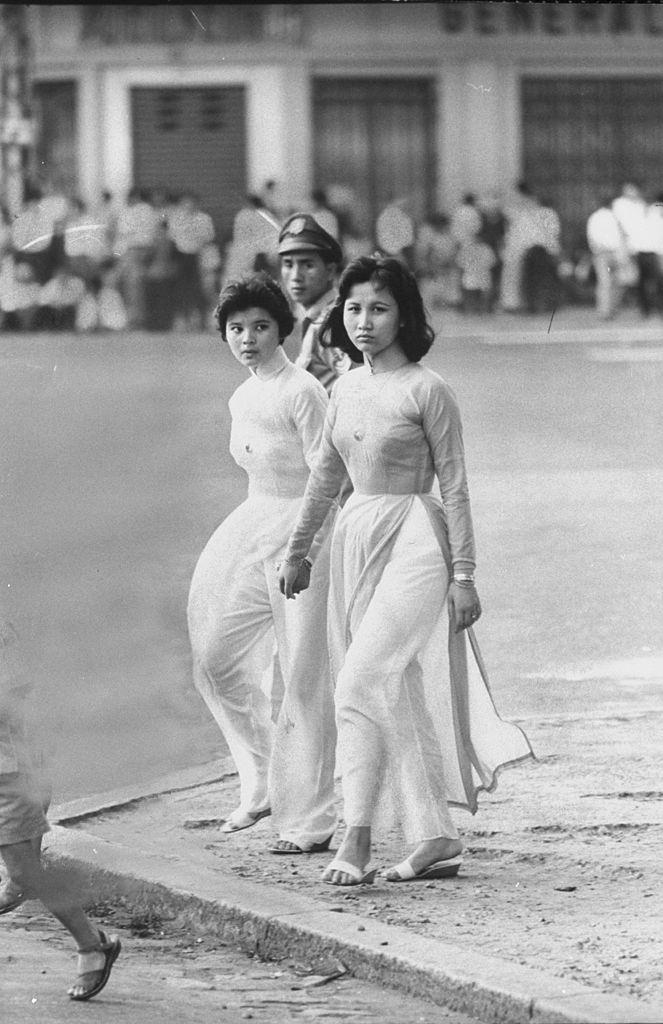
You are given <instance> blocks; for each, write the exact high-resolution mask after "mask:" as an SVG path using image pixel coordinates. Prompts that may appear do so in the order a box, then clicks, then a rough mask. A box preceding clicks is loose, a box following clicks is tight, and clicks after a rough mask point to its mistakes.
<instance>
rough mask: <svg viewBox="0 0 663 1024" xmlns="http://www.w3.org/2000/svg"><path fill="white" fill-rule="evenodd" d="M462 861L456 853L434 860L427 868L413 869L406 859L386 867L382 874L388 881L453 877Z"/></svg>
mask: <svg viewBox="0 0 663 1024" xmlns="http://www.w3.org/2000/svg"><path fill="white" fill-rule="evenodd" d="M462 863H463V858H462V857H461V856H460V855H458V856H457V857H447V858H446V860H436V861H435V863H434V864H429V865H428V867H427V868H423V869H422V870H421V871H415V870H414V868H413V867H412V864H411V863H410V861H409V859H408V860H403V861H401V863H400V864H394V866H393V867H391V868H387V869H386V871H385V872H384V876H385V878H386V879H387V881H388V882H411V881H413V880H414V879H419V878H423V879H428V878H453V877H454V876H455V875H457V874H458V869H459V868H460V866H461V864H462ZM390 874H396V875H397V876H398V877H397V878H390V877H389V875H390Z"/></svg>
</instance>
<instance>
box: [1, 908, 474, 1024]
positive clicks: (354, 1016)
mask: <svg viewBox="0 0 663 1024" xmlns="http://www.w3.org/2000/svg"><path fill="white" fill-rule="evenodd" d="M95 916H96V917H97V919H98V920H99V921H100V922H103V924H104V926H110V930H112V932H114V933H116V934H118V936H119V937H120V939H121V942H122V952H121V954H120V957H119V959H118V961H117V963H116V965H115V967H114V969H113V973H112V975H111V978H110V980H109V983H108V985H107V987H106V988H105V989H104V991H103V992H102V993H101V994H100V995H99V996H98V997H97V998H96V999H94V1001H93V1002H92V1003H90V1004H87V1005H86V1007H85V1010H84V1011H83V1012H84V1015H85V1016H86V1017H91V1019H92V1020H93V1021H94V1024H127V1022H130V1024H154V1022H155V1021H159V1022H160V1024H209V1022H210V1021H214V1024H238V1022H239V1021H244V1020H253V1021H256V1022H257V1024H260V1022H262V1024H292V1022H293V1021H318V1020H324V1021H325V1024H351V1022H356V1024H433V1022H434V1024H479V1021H477V1020H475V1019H473V1018H471V1017H468V1016H466V1015H465V1014H462V1013H458V1012H456V1011H451V1010H446V1009H444V1008H443V1007H438V1006H432V1005H431V1004H429V1003H426V1002H424V1001H423V1000H421V999H418V998H412V997H408V996H404V995H400V994H399V993H396V992H390V991H388V990H385V989H384V987H380V986H378V985H376V984H372V983H369V982H365V981H360V980H358V979H356V978H353V977H351V976H350V975H349V974H348V973H347V972H343V968H342V965H339V963H338V962H337V961H333V960H331V959H330V960H329V961H328V962H326V963H321V964H319V965H318V966H317V967H316V968H315V969H313V970H312V969H311V967H310V966H309V965H306V964H301V963H299V962H297V961H296V960H291V959H288V960H283V961H279V963H278V964H274V963H267V962H265V961H262V960H260V959H259V958H258V957H256V956H251V955H249V954H247V953H244V952H241V951H239V950H236V949H233V948H232V947H230V946H228V945H223V944H220V943H218V942H212V941H210V940H209V939H202V938H199V937H198V938H196V936H194V935H192V934H190V933H188V932H187V931H186V929H178V928H176V927H174V926H173V924H172V923H168V922H158V921H156V920H152V921H146V920H142V921H140V920H138V918H137V917H136V915H131V914H130V913H128V912H126V910H124V909H123V908H121V907H120V908H117V907H115V908H104V907H97V914H96V915H95ZM162 925H163V927H162ZM72 949H73V946H72V942H71V939H70V937H69V936H68V935H67V934H66V932H65V931H64V929H63V928H61V927H60V926H59V925H58V924H57V923H56V922H55V920H54V919H53V918H52V917H50V916H49V915H45V914H43V913H42V912H41V911H40V905H39V904H37V903H29V904H26V905H24V906H23V907H22V908H21V909H20V910H19V911H17V912H16V913H15V914H13V915H12V917H11V919H10V918H7V919H5V920H4V921H3V924H2V926H1V927H0V969H1V970H2V1000H3V1002H2V1022H3V1024H26V1021H28V1020H31V1021H36V1022H38V1024H66V1022H68V1021H71V1019H72V1012H74V1014H75V1010H74V1008H73V1007H72V1004H71V1003H70V1001H69V999H68V998H67V997H66V994H65V992H66V989H67V987H68V986H69V984H71V981H72V980H73V976H74V973H75V958H74V954H73V951H72Z"/></svg>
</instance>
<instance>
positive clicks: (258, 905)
mask: <svg viewBox="0 0 663 1024" xmlns="http://www.w3.org/2000/svg"><path fill="white" fill-rule="evenodd" d="M115 806H117V804H116V805H115ZM51 835H52V839H53V843H52V844H51V846H50V850H49V853H50V856H51V858H52V859H54V860H56V861H58V862H60V863H61V864H63V865H64V866H66V865H69V866H71V867H72V868H74V869H75V870H76V871H77V872H78V873H79V874H81V875H83V877H84V880H85V882H87V884H88V885H89V886H90V888H91V889H93V890H94V892H95V896H96V897H97V898H99V899H103V898H107V899H111V898H112V897H113V895H117V894H118V893H121V894H122V895H124V896H125V897H126V898H128V899H129V900H134V899H135V900H136V901H137V902H140V904H141V905H143V906H144V904H145V903H146V902H147V903H149V905H150V906H151V908H152V909H154V910H155V911H156V912H160V913H162V914H164V915H173V914H175V915H177V916H178V918H179V919H180V920H183V921H185V922H187V923H189V924H190V925H191V926H193V927H196V928H198V929H200V930H202V931H204V932H206V933H207V934H213V935H214V936H215V937H217V938H219V939H221V940H223V941H225V942H232V943H233V944H235V945H239V946H241V947H242V948H243V949H245V950H249V951H254V952H256V953H258V954H259V955H260V956H263V957H265V958H266V959H278V958H281V957H284V956H297V957H298V958H300V959H302V960H304V961H308V962H310V961H311V960H312V959H314V958H315V957H317V956H321V955H322V956H325V957H329V956H330V955H331V956H334V957H336V958H337V959H339V960H340V961H342V963H343V964H344V965H345V967H346V968H347V969H348V970H349V971H350V972H351V973H352V974H353V975H354V976H355V977H358V978H364V979H366V980H369V981H373V982H377V983H380V984H384V985H387V986H389V987H391V988H395V989H398V990H399V991H401V992H405V993H408V994H413V995H417V996H419V997H420V998H425V999H428V1000H430V1001H431V1002H432V1003H434V1004H437V1005H440V1006H446V1007H449V1008H450V1009H452V1010H456V1011H458V1012H462V1013H466V1014H469V1015H471V1016H475V1017H479V1018H480V1019H481V1020H483V1021H486V1022H488V1024H532V1022H533V1024H661V1021H662V1020H663V1009H659V1010H656V1009H655V1008H654V1007H653V1006H650V1005H647V1004H644V1003H641V1002H636V1001H633V1000H629V999H624V998H620V997H616V996H612V995H605V994H603V993H601V992H597V991H596V990H595V989H591V988H588V987H586V986H584V985H579V984H578V983H576V982H573V981H568V982H567V981H565V980H564V979H562V978H556V977H553V976H551V975H546V974H544V973H541V972H539V971H534V970H531V969H530V968H525V967H521V966H518V965H516V964H511V963H509V962H507V961H503V960H500V959H498V958H497V957H489V956H483V955H481V954H479V953H476V952H474V951H471V950H468V949H462V948H459V947H458V946H455V945H453V944H451V943H444V942H438V941H433V940H430V939H426V938H424V937H423V936H418V935H413V934H412V933H411V932H409V931H407V930H406V929H404V928H401V927H396V926H394V925H387V924H383V923H381V922H376V921H373V920H371V919H370V918H362V917H359V916H358V915H356V914H351V913H346V912H345V911H344V909H343V908H341V907H339V908H338V911H340V912H336V911H335V910H332V909H323V908H322V907H321V906H320V905H319V904H317V903H316V902H315V901H314V900H313V899H310V898H309V897H304V896H299V895H296V894H288V895H284V894H283V893H282V892H281V891H279V890H277V889H276V888H274V887H270V886H267V885H262V884H256V883H255V882H248V881H245V880H243V879H239V878H236V877H233V876H230V875H227V874H223V873H221V872H217V871H214V870H210V869H209V867H207V866H206V865H203V864H202V863H200V864H197V863H195V862H194V863H192V862H187V863H184V862H183V861H182V860H181V858H179V857H178V856H177V855H176V854H172V855H171V854H168V855H164V854H160V853H147V852H145V851H141V850H136V849H130V848H129V847H127V846H124V845H121V844H117V843H111V842H108V841H107V840H104V839H99V838H97V837H96V836H94V835H92V834H90V833H87V832H83V831H80V830H78V829H76V830H72V829H66V828H63V827H61V826H57V825H56V826H54V828H53V831H52V833H51Z"/></svg>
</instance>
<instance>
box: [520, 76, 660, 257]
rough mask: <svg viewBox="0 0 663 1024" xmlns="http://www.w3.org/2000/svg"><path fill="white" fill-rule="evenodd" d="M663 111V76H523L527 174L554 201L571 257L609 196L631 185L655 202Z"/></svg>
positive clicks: (583, 244)
mask: <svg viewBox="0 0 663 1024" xmlns="http://www.w3.org/2000/svg"><path fill="white" fill-rule="evenodd" d="M662 108H663V77H661V78H651V77H644V76H643V77H642V78H629V79H626V78H617V77H615V78H601V77H596V78H594V77H592V78H589V77H586V78H582V77H575V76H570V77H565V78H559V79H558V78H548V77H540V78H538V77H537V78H534V77H529V76H528V77H526V78H523V80H522V111H523V115H522V116H523V123H522V128H523V176H524V178H525V179H526V181H527V182H528V184H529V185H530V187H531V188H532V190H533V191H534V192H535V193H536V194H537V195H538V196H539V197H542V198H549V199H551V200H552V203H553V206H554V207H555V209H556V210H557V212H558V213H559V215H560V218H561V221H562V230H563V235H562V238H563V242H564V245H565V247H566V248H567V249H568V250H569V251H571V250H573V249H575V248H577V247H581V248H585V247H586V234H585V229H586V224H587V218H588V217H589V215H590V213H592V212H593V211H594V210H595V209H596V207H597V202H598V200H600V199H601V198H602V196H603V195H605V194H606V193H608V194H610V193H612V194H613V195H614V194H617V193H618V192H619V191H620V188H621V185H622V184H623V183H624V182H625V181H629V180H631V181H636V182H639V183H640V186H641V188H642V189H643V191H644V192H645V193H646V194H648V195H649V197H650V198H651V199H653V198H655V196H656V194H657V193H658V192H659V191H660V190H661V164H662V163H663V121H662V120H661V109H662Z"/></svg>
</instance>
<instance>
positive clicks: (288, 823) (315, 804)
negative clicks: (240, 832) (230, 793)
mask: <svg viewBox="0 0 663 1024" xmlns="http://www.w3.org/2000/svg"><path fill="white" fill-rule="evenodd" d="M228 541H229V538H228V536H227V531H226V530H224V524H221V526H220V527H219V529H218V530H217V531H216V533H215V534H214V535H213V536H212V538H211V539H210V541H209V543H208V545H207V547H206V548H205V550H204V552H203V554H202V555H201V557H200V560H199V563H198V565H197V567H196V571H195V573H194V576H193V580H192V584H191V591H190V596H189V635H190V639H191V646H192V652H193V673H194V684H195V686H196V688H197V689H198V691H199V693H200V694H201V696H202V697H203V699H204V701H205V703H206V704H207V706H208V708H209V710H210V712H211V713H212V715H213V716H214V718H215V719H216V721H217V723H218V725H219V727H220V729H221V731H222V733H223V735H224V737H225V740H226V742H227V744H228V747H229V749H230V753H231V754H232V757H233V760H234V761H235V764H236V766H237V770H238V773H239V779H240V807H241V809H242V810H243V811H246V812H249V813H255V812H258V811H261V810H264V809H265V808H267V807H270V806H271V809H272V818H273V821H274V825H275V827H276V829H277V830H278V833H279V836H280V837H281V838H282V839H288V840H290V841H291V842H294V843H297V844H298V845H300V846H302V847H304V848H306V847H309V846H311V845H312V844H313V843H318V842H321V841H323V840H324V839H326V838H327V836H329V835H330V834H331V833H332V832H333V831H334V829H335V827H336V821H337V818H336V810H335V806H334V761H335V746H336V728H335V723H334V703H333V688H332V682H331V673H330V668H329V657H328V651H327V643H326V614H327V588H328V560H329V551H328V547H329V542H328V541H327V542H326V543H325V544H324V545H323V548H322V550H321V551H320V553H319V555H318V557H317V559H316V564H315V566H314V569H313V573H312V576H311V585H310V587H309V589H308V590H306V591H305V592H304V593H302V594H299V595H298V596H297V597H296V598H295V600H293V601H286V599H285V598H284V597H283V595H282V594H281V593H280V592H279V589H278V579H277V572H276V568H275V566H276V563H277V562H278V560H279V558H280V557H281V555H282V552H281V553H280V554H279V553H276V554H274V555H270V558H269V559H266V560H259V561H252V562H247V561H246V560H244V561H242V559H241V558H237V557H235V558H233V552H232V548H229V545H228ZM271 628H273V631H274V637H275V641H276V648H277V650H278V661H279V667H280V670H281V671H280V673H278V672H277V673H275V677H276V678H277V679H279V676H280V677H281V678H280V679H279V682H281V681H282V686H283V695H282V700H281V702H280V709H279V710H278V714H276V710H275V709H274V714H273V707H272V700H270V697H268V695H267V694H266V693H265V691H264V689H263V687H262V685H261V683H262V681H263V678H264V677H265V670H266V669H267V666H268V664H269V660H270V658H271V657H272V655H273V646H272V644H269V643H266V642H262V641H264V640H265V638H266V637H267V634H268V633H269V631H270V629H271ZM272 696H274V695H272ZM274 703H275V704H278V701H275V702H274ZM274 718H275V720H273V719H274Z"/></svg>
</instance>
